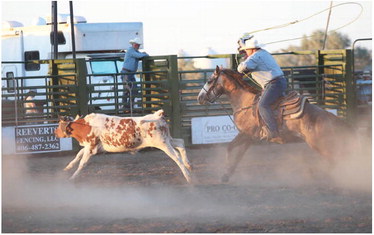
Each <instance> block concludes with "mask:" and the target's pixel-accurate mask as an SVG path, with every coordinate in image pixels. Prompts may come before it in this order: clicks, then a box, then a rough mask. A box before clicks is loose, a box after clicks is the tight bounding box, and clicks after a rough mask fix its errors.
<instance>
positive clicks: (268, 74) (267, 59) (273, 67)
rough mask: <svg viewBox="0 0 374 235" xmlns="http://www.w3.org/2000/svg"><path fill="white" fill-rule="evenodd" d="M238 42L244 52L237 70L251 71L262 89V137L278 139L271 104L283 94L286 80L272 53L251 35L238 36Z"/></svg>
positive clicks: (260, 104)
mask: <svg viewBox="0 0 374 235" xmlns="http://www.w3.org/2000/svg"><path fill="white" fill-rule="evenodd" d="M238 44H239V48H238V50H239V52H240V53H244V54H245V56H244V58H245V61H243V62H241V63H240V64H239V66H238V72H240V73H248V72H249V73H251V75H252V78H253V79H254V80H255V81H256V82H257V83H258V84H259V85H260V86H261V87H262V89H263V92H262V95H261V97H260V100H259V113H260V115H261V118H262V119H263V121H264V122H265V125H266V127H267V128H266V127H265V128H263V132H264V133H263V134H262V139H267V140H275V139H278V138H279V131H278V126H277V122H276V120H275V117H274V114H273V111H272V109H271V105H272V104H273V103H274V102H275V101H276V100H277V99H278V98H279V97H281V96H283V95H284V93H285V90H286V88H287V80H286V78H285V77H284V74H283V71H282V70H281V68H280V67H279V65H278V64H277V62H276V61H275V60H274V58H273V57H272V55H271V54H270V53H269V52H267V51H266V50H264V49H262V48H261V47H262V46H261V45H260V44H259V43H258V42H257V40H256V39H255V38H254V36H253V35H247V36H244V37H242V38H240V39H239V41H238Z"/></svg>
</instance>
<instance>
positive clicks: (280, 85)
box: [258, 77, 287, 133]
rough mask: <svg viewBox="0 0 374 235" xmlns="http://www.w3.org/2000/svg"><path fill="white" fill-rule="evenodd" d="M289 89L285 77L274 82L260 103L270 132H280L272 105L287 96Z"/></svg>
mask: <svg viewBox="0 0 374 235" xmlns="http://www.w3.org/2000/svg"><path fill="white" fill-rule="evenodd" d="M286 89H287V80H286V78H285V77H282V78H279V79H277V80H276V81H274V82H271V83H268V84H267V85H266V86H265V88H264V90H263V93H262V95H261V97H260V100H259V102H258V104H259V112H260V115H261V118H262V119H263V120H264V122H265V124H266V126H267V127H268V128H269V131H271V132H272V133H277V132H278V127H277V121H276V120H275V117H274V114H273V111H272V110H271V105H272V104H273V103H274V102H275V101H276V100H277V99H278V98H279V97H281V96H283V95H284V94H285V91H286Z"/></svg>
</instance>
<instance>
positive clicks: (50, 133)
mask: <svg viewBox="0 0 374 235" xmlns="http://www.w3.org/2000/svg"><path fill="white" fill-rule="evenodd" d="M56 127H57V125H42V126H22V127H15V129H14V130H15V140H16V153H25V152H45V151H59V150H61V147H60V140H59V139H57V138H56V137H55V135H54V131H55V129H56Z"/></svg>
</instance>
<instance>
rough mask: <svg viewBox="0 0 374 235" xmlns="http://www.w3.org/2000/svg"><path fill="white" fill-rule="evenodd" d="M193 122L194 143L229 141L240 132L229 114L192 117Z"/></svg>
mask: <svg viewBox="0 0 374 235" xmlns="http://www.w3.org/2000/svg"><path fill="white" fill-rule="evenodd" d="M231 118H232V117H231ZM191 124H192V144H213V143H227V142H230V141H231V140H233V139H234V138H235V136H236V135H237V134H238V133H239V132H238V130H237V129H236V127H235V125H234V123H233V121H232V120H231V119H230V117H229V116H212V117H197V118H192V119H191Z"/></svg>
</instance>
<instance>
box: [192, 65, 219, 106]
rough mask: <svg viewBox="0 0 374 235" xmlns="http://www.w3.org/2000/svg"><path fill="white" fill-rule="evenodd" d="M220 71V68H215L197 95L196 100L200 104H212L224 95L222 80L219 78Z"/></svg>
mask: <svg viewBox="0 0 374 235" xmlns="http://www.w3.org/2000/svg"><path fill="white" fill-rule="evenodd" d="M221 71H222V68H220V67H218V66H217V67H216V70H215V71H214V73H213V74H212V76H210V78H209V79H208V81H207V82H206V83H205V85H204V86H203V88H202V89H201V91H200V93H199V95H198V96H197V100H198V101H199V103H200V104H206V103H207V102H209V103H213V102H214V101H216V100H217V99H218V98H219V97H220V96H221V95H222V94H223V93H224V88H223V85H222V78H221V76H220V75H221Z"/></svg>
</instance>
